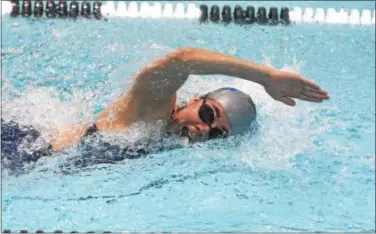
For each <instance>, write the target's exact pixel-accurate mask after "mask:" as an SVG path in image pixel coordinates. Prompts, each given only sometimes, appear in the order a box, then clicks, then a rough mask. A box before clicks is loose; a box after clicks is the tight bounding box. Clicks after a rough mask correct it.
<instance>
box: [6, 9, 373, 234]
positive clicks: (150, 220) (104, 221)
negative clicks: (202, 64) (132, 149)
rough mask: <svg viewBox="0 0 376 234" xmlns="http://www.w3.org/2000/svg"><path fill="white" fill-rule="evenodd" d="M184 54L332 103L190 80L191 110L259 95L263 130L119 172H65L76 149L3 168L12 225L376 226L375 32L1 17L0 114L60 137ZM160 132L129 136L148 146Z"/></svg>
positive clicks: (101, 168) (129, 163) (223, 81)
mask: <svg viewBox="0 0 376 234" xmlns="http://www.w3.org/2000/svg"><path fill="white" fill-rule="evenodd" d="M297 3H298V2H294V3H291V2H289V3H288V4H290V5H289V6H293V4H297ZM221 4H222V3H221ZM267 4H271V3H269V2H268V3H267ZM275 4H277V5H278V4H279V3H275ZM301 4H302V5H303V2H302V3H301ZM304 4H306V5H307V4H308V3H305V2H304ZM312 4H313V5H312V6H314V7H316V5H317V6H321V5H325V6H327V7H336V6H338V5H336V4H341V5H344V6H345V7H346V6H348V8H353V7H357V8H362V7H364V8H370V5H369V4H370V3H359V4H357V5H354V4H353V3H339V2H337V3H326V2H322V3H320V2H315V3H312ZM315 4H316V5H315ZM320 4H321V5H320ZM331 4H332V5H331ZM346 4H347V5H346ZM351 4H353V5H351ZM362 4H363V5H362ZM364 4H365V5H364ZM367 4H368V5H367ZM182 46H190V47H192V46H195V47H200V48H206V49H212V50H216V51H221V52H224V53H226V54H230V55H234V56H238V57H241V58H243V59H247V60H252V61H255V62H257V63H266V64H268V65H271V66H274V67H276V68H278V69H282V68H283V69H289V70H293V71H297V72H300V73H301V74H302V75H304V76H306V77H308V78H310V79H312V80H315V81H316V82H317V83H319V84H320V85H321V86H322V87H323V88H325V89H326V90H328V92H329V94H330V96H331V99H330V100H329V101H327V102H324V103H321V104H314V103H306V102H302V101H298V103H297V106H296V107H294V108H291V107H287V106H284V105H283V104H280V103H277V102H275V101H273V100H272V99H271V98H270V97H268V95H267V94H266V93H265V92H264V90H263V88H262V87H260V86H258V85H255V84H250V83H247V82H243V81H240V80H236V79H231V78H226V77H197V76H194V77H191V78H190V79H189V81H187V83H186V85H185V86H184V87H183V88H182V89H181V90H180V91H179V101H181V102H183V101H185V100H186V99H188V98H189V97H192V96H195V95H198V94H200V93H204V92H206V91H209V90H212V89H215V88H217V87H221V86H223V85H232V86H235V87H238V88H240V89H242V90H244V91H247V92H249V93H250V94H251V95H252V97H253V98H254V100H255V102H256V105H257V108H258V120H259V124H260V128H259V131H258V132H257V133H256V135H253V136H251V135H246V136H243V137H238V138H230V139H228V140H224V141H216V142H207V143H201V144H196V145H193V146H185V147H183V148H181V149H175V150H170V151H165V152H162V153H155V154H151V155H148V156H145V157H142V158H139V159H134V160H124V161H122V162H119V163H117V164H101V165H93V166H89V167H85V168H74V167H70V168H64V167H62V165H65V163H66V161H67V159H68V158H72V157H73V158H74V157H80V152H77V151H74V150H73V151H72V152H71V153H70V155H69V156H61V155H54V157H49V158H42V159H41V160H39V161H38V163H37V165H25V167H29V169H28V170H27V172H26V173H23V174H20V175H11V174H10V173H9V171H7V170H3V178H2V226H3V228H4V229H12V230H20V229H28V230H30V231H32V230H36V229H44V230H45V231H53V230H56V229H61V230H65V231H71V230H78V231H82V232H85V231H89V230H92V231H103V230H111V231H233V232H235V231H252V232H256V231H260V232H261V231H346V232H350V231H357V232H360V231H374V230H375V123H374V120H375V29H374V26H359V25H358V26H350V25H292V26H289V27H259V26H255V27H249V28H243V27H239V26H235V25H230V26H228V27H223V26H219V25H212V24H210V25H205V26H202V25H199V24H197V23H193V22H187V21H173V20H158V21H152V20H141V19H132V20H131V19H127V20H122V19H111V20H109V21H107V22H106V21H87V20H77V21H62V20H46V21H44V20H42V21H34V20H24V19H9V18H3V21H2V65H3V66H2V94H3V96H2V117H3V118H6V119H17V121H19V122H21V123H24V124H32V125H34V126H35V127H36V128H37V129H39V130H41V131H43V132H46V133H45V134H46V135H48V134H50V131H52V130H51V129H53V128H54V126H57V125H62V124H69V123H74V122H77V121H79V120H82V119H88V118H91V117H92V116H95V115H96V114H98V113H99V112H100V111H101V110H102V109H103V107H105V106H106V105H107V104H108V103H110V101H111V100H113V99H114V98H115V97H116V96H118V95H119V94H121V93H122V92H123V91H124V89H126V88H127V87H129V83H130V82H131V81H132V78H133V76H132V74H134V73H135V72H137V71H138V70H139V69H140V68H142V66H143V65H145V64H146V63H148V62H150V61H152V60H153V59H155V58H157V57H158V56H161V55H163V54H165V53H167V52H168V51H171V50H173V49H175V48H178V47H182ZM208 89H209V90H208ZM148 128H153V126H151V127H147V128H146V129H145V128H139V129H138V128H136V129H133V130H132V131H131V132H130V133H129V134H128V135H126V136H122V137H125V138H127V137H128V138H132V137H133V138H142V137H143V136H145V135H146V134H147V133H148V131H150V129H149V130H148ZM109 137H110V139H111V140H112V141H113V142H114V143H119V142H118V141H119V139H118V138H119V137H116V136H112V138H111V136H109ZM60 156H61V157H60Z"/></svg>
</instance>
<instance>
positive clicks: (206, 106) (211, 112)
mask: <svg viewBox="0 0 376 234" xmlns="http://www.w3.org/2000/svg"><path fill="white" fill-rule="evenodd" d="M170 127H171V132H172V133H174V134H176V135H178V136H182V137H188V138H189V140H190V142H191V143H194V142H201V141H206V140H209V139H212V138H221V137H227V136H228V135H229V132H230V131H231V125H230V122H229V120H228V118H227V115H226V112H225V110H224V109H223V107H222V106H221V104H219V103H218V102H217V101H215V100H213V99H210V98H208V99H205V100H204V99H203V98H195V99H192V100H190V101H189V102H188V104H187V105H186V106H184V107H182V108H180V109H178V110H177V111H176V112H175V114H174V116H173V117H172V121H171V126H170Z"/></svg>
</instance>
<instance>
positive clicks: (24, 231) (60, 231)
mask: <svg viewBox="0 0 376 234" xmlns="http://www.w3.org/2000/svg"><path fill="white" fill-rule="evenodd" d="M2 233H112V232H110V231H104V232H93V231H88V232H78V231H70V232H63V231H62V230H56V231H54V232H45V231H43V230H36V231H35V232H34V231H31V232H29V231H27V230H20V231H17V232H14V231H11V230H9V229H5V230H4V231H3V232H2ZM121 233H123V232H121Z"/></svg>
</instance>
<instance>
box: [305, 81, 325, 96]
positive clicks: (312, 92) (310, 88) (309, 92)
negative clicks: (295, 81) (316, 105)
mask: <svg viewBox="0 0 376 234" xmlns="http://www.w3.org/2000/svg"><path fill="white" fill-rule="evenodd" d="M313 84H314V85H311V84H310V83H306V84H304V85H303V91H302V93H303V94H304V95H306V96H309V97H310V96H311V97H316V98H322V99H329V96H328V92H327V91H325V90H323V89H321V88H320V86H318V85H317V84H315V83H313Z"/></svg>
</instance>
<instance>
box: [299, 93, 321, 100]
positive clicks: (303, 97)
mask: <svg viewBox="0 0 376 234" xmlns="http://www.w3.org/2000/svg"><path fill="white" fill-rule="evenodd" d="M298 98H299V99H300V100H304V101H309V102H322V100H323V99H320V98H314V97H309V96H306V95H304V94H301V95H300V96H299V97H298Z"/></svg>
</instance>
